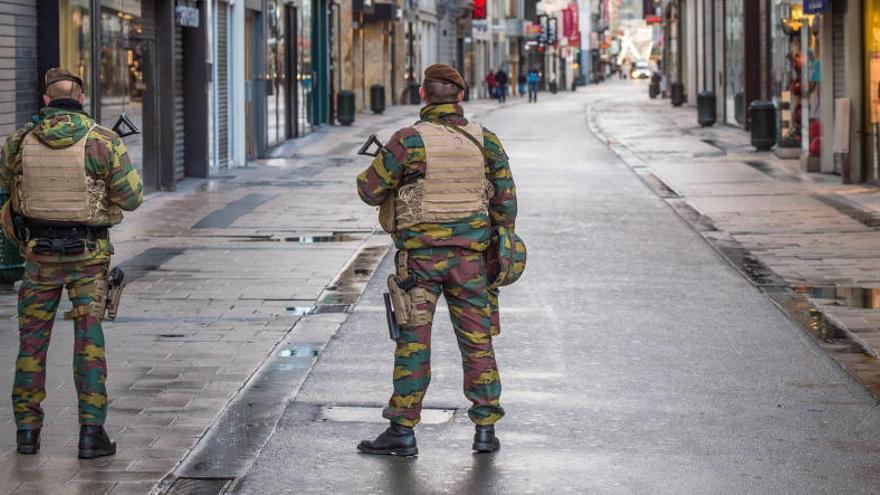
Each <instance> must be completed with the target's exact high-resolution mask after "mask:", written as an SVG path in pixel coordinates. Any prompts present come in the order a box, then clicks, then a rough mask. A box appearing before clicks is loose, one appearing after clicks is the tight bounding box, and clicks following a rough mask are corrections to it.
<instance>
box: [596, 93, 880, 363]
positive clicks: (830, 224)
mask: <svg viewBox="0 0 880 495" xmlns="http://www.w3.org/2000/svg"><path fill="white" fill-rule="evenodd" d="M588 91H593V92H594V99H593V100H591V101H592V103H591V104H590V106H589V108H588V119H589V121H590V125H591V128H592V129H593V130H594V131H595V132H597V134H599V135H600V137H602V138H603V139H605V140H606V141H607V142H608V143H609V145H611V146H612V148H614V149H615V150H616V151H618V153H619V154H621V155H622V156H624V157H625V158H627V161H628V162H629V163H630V165H631V166H633V167H634V168H635V169H636V171H637V172H639V173H642V174H646V173H647V174H649V175H651V176H655V177H656V178H657V179H659V181H660V182H661V183H662V185H663V187H664V188H665V189H666V190H667V192H668V194H669V195H671V196H678V197H681V198H682V200H683V201H684V202H686V203H687V204H688V205H689V206H690V207H692V208H693V209H694V210H696V212H697V213H698V214H699V215H702V216H703V217H704V219H707V220H708V221H710V222H711V225H712V227H713V229H717V231H718V232H710V233H704V235H706V236H708V237H713V236H714V237H715V238H720V237H725V238H727V239H730V240H733V241H734V242H735V243H737V244H738V245H741V246H742V247H743V248H744V249H745V250H746V251H747V252H748V253H751V255H753V256H754V257H755V258H756V259H757V260H758V261H759V262H760V263H761V264H763V265H765V266H766V267H767V268H769V269H770V270H771V271H772V272H773V273H774V274H775V275H778V276H779V277H781V279H782V280H783V281H784V283H785V284H786V285H787V286H789V287H791V288H792V289H793V290H794V291H796V292H800V293H803V294H805V295H807V296H808V297H809V298H810V299H811V301H812V303H813V304H815V306H816V307H817V308H818V309H819V310H820V311H821V312H822V314H823V317H824V318H825V319H826V321H829V322H831V323H833V324H834V326H835V327H837V328H839V329H841V330H844V331H845V332H847V333H848V334H849V336H850V337H851V338H852V339H853V340H854V341H856V342H857V343H858V344H859V345H861V346H862V347H864V349H865V351H867V353H868V354H870V355H873V356H874V357H875V358H876V357H880V251H878V249H877V248H878V246H880V230H878V227H880V190H878V188H876V187H873V186H870V185H843V184H841V179H840V177H839V176H835V175H823V174H812V173H804V172H802V171H801V170H800V166H799V161H798V160H783V159H780V158H778V157H777V156H776V155H775V153H772V152H757V151H754V149H753V148H752V147H751V146H750V144H749V135H748V133H747V132H745V131H743V130H742V129H737V128H733V127H730V126H724V125H721V124H716V125H715V126H714V127H711V128H701V127H699V126H698V124H697V122H696V110H695V109H694V108H690V107H682V108H673V107H672V106H671V105H670V103H669V100H666V99H657V100H651V99H649V98H648V96H647V86H645V85H642V84H639V83H611V84H604V85H600V86H594V87H590V88H589V89H588Z"/></svg>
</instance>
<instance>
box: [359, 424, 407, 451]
mask: <svg viewBox="0 0 880 495" xmlns="http://www.w3.org/2000/svg"><path fill="white" fill-rule="evenodd" d="M357 448H358V450H360V451H361V452H363V453H365V454H374V455H399V456H404V457H409V456H414V455H419V449H418V447H416V434H415V432H413V429H412V428H409V427H407V426H403V425H399V424H397V423H393V422H392V423H391V426H389V427H388V429H387V430H385V431H384V432H382V434H381V435H379V436H378V437H377V438H376V439H375V440H364V441H363V442H361V443H359V444H358V447H357Z"/></svg>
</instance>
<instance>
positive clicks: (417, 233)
mask: <svg viewBox="0 0 880 495" xmlns="http://www.w3.org/2000/svg"><path fill="white" fill-rule="evenodd" d="M464 91H465V83H464V80H463V79H462V77H461V75H460V74H459V73H458V72H457V71H456V70H455V69H453V68H452V67H450V66H448V65H442V64H441V65H432V66H431V67H428V69H427V70H426V71H425V77H424V82H423V84H422V87H421V89H420V91H419V94H420V95H421V97H422V100H424V101H425V102H426V106H425V107H424V108H422V111H421V116H420V120H419V122H418V123H416V124H415V125H413V126H412V127H405V128H403V129H400V130H398V131H397V132H396V133H394V135H393V136H392V137H391V139H390V140H389V141H388V143H387V144H386V145H385V146H384V149H383V150H382V151H381V153H380V154H379V155H378V156H377V157H376V158H375V160H374V161H373V163H372V165H371V166H370V167H369V168H367V169H366V170H365V171H364V172H363V173H361V174H360V175H359V176H358V179H357V187H358V193H359V194H360V197H361V199H362V200H363V201H364V202H365V203H367V204H369V205H381V208H380V217H381V218H380V220H381V223H382V226H383V228H384V229H385V230H387V231H390V232H391V233H392V236H393V238H394V243H395V246H396V247H397V249H398V251H397V253H396V256H395V266H396V273H395V274H394V275H392V276H391V277H389V292H391V293H396V294H398V296H400V297H399V300H400V304H401V305H403V307H399V306H397V305H395V308H394V309H395V313H396V315H397V317H398V322H400V321H401V318H400V316H401V312H403V313H405V314H406V316H407V318H406V319H405V320H406V321H405V322H404V323H403V324H401V325H400V334H399V338H397V342H396V350H395V352H394V379H393V384H394V392H393V394H392V396H391V399H390V400H389V401H388V406H387V407H386V408H385V410H384V412H383V416H384V417H385V418H386V419H388V420H390V422H391V424H390V426H389V427H388V429H387V430H385V432H384V433H382V434H381V435H379V436H378V438H376V439H375V440H364V441H363V442H361V443H360V444H359V445H358V450H360V451H361V452H364V453H368V454H385V455H404V456H409V455H416V454H417V453H418V449H417V447H416V438H415V434H414V432H413V427H415V426H416V425H417V424H418V423H419V418H420V414H421V410H422V401H423V400H424V398H425V393H426V391H427V389H428V383H429V382H430V380H431V323H432V320H433V318H434V310H435V308H436V305H437V300H438V298H439V297H440V296H441V294H442V295H443V296H444V297H445V298H446V302H447V304H448V306H449V316H450V318H451V319H452V326H453V327H454V329H455V334H456V337H457V340H458V345H459V348H460V350H461V355H462V366H463V368H464V395H465V397H467V398H468V399H469V400H470V401H471V403H472V405H471V407H470V409H469V410H468V416H469V417H470V419H471V421H473V422H474V424H475V425H476V432H475V435H474V443H473V449H474V450H475V451H477V452H494V451H496V450H498V448H500V445H501V444H500V442H499V440H498V438H497V437H496V436H495V427H494V425H495V423H496V422H497V421H498V420H500V419H501V418H502V417H503V416H504V410H503V409H502V408H501V404H500V402H499V399H500V396H501V381H500V378H499V373H498V365H497V363H496V360H495V353H494V351H493V348H492V337H493V335H497V334H498V332H499V315H498V299H497V294H498V293H497V291H496V290H495V284H494V283H493V281H492V280H490V278H491V277H490V274H489V273H487V267H488V266H494V265H493V264H492V263H488V262H487V260H486V258H485V257H486V256H487V254H491V253H489V249H490V245H492V239H493V232H501V233H502V234H503V233H510V232H513V230H514V227H515V220H516V189H515V187H514V183H513V177H512V176H511V173H510V167H509V166H508V158H507V155H506V154H505V152H504V148H503V147H502V146H501V141H500V140H499V139H498V136H496V135H495V134H493V133H492V132H490V131H488V130H487V129H485V128H483V127H482V126H481V125H480V124H477V123H475V122H470V121H468V119H466V118H465V116H464V111H463V109H462V107H461V106H460V105H459V103H461V101H462V99H463V98H464ZM523 262H524V260H523ZM517 266H519V265H517Z"/></svg>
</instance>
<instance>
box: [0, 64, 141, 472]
mask: <svg viewBox="0 0 880 495" xmlns="http://www.w3.org/2000/svg"><path fill="white" fill-rule="evenodd" d="M45 83H46V84H45V87H46V89H45V95H44V96H43V102H44V104H45V107H44V108H43V109H42V110H40V113H39V114H38V115H36V116H34V117H33V119H31V121H30V122H28V123H27V124H26V125H25V126H24V127H22V128H21V129H19V130H17V131H16V132H14V133H13V134H12V135H11V136H9V138H8V139H7V140H6V144H5V146H4V147H3V150H2V154H0V185H2V187H3V188H5V189H6V190H7V191H9V193H10V195H11V199H10V200H9V201H7V202H6V204H5V205H4V206H3V210H2V225H3V231H4V233H5V234H6V235H7V237H9V238H11V239H14V240H15V241H17V242H18V244H19V246H20V247H21V249H22V252H23V254H24V257H25V275H24V280H23V282H22V284H21V288H20V291H19V294H18V315H19V337H20V345H19V354H18V360H17V361H16V365H15V380H14V383H13V389H12V409H13V413H14V416H15V423H16V426H17V428H18V431H17V435H16V441H17V446H18V452H19V453H20V454H36V453H37V451H39V449H40V430H41V428H42V425H43V409H42V408H41V407H40V403H41V402H42V401H43V399H44V398H45V397H46V353H47V351H48V348H49V337H50V335H51V333H52V324H53V322H54V320H55V313H56V311H57V309H58V303H59V301H60V299H61V294H62V291H63V290H64V289H65V288H66V289H67V297H68V298H69V299H70V301H71V303H72V304H73V309H72V310H71V311H70V312H68V313H66V314H65V318H67V319H71V320H73V327H74V342H75V343H74V358H73V375H74V376H73V377H74V383H75V385H76V392H77V397H78V399H79V422H80V436H79V457H80V458H83V459H91V458H95V457H101V456H107V455H113V454H115V453H116V444H115V442H113V441H112V440H110V439H109V438H108V436H107V432H106V431H105V430H104V427H103V425H104V421H105V419H106V417H107V390H106V387H105V381H106V379H107V361H106V358H105V352H104V334H103V331H102V328H101V320H102V319H103V317H104V311H105V307H106V298H107V291H108V279H107V275H108V267H109V263H110V255H112V254H113V245H112V244H111V243H110V237H109V230H110V227H112V226H113V225H116V224H118V223H119V222H120V221H122V211H123V210H125V211H132V210H134V209H135V208H137V207H138V206H139V205H140V204H141V202H142V201H143V197H144V196H143V185H142V183H141V179H140V177H139V176H138V173H137V171H136V170H135V169H134V167H133V166H132V164H131V161H130V160H129V157H128V153H127V152H126V149H125V145H123V144H122V141H121V140H120V138H119V136H118V135H117V134H116V133H115V132H113V131H112V130H110V129H107V128H105V127H103V126H101V125H99V124H98V123H97V122H95V120H94V119H92V118H91V117H90V116H89V115H88V114H87V113H86V112H85V111H84V110H83V101H84V100H85V95H84V93H83V81H82V79H81V78H80V77H79V76H77V75H76V74H73V73H72V72H70V71H68V70H65V69H62V68H54V69H49V71H47V72H46V79H45Z"/></svg>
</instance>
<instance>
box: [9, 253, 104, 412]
mask: <svg viewBox="0 0 880 495" xmlns="http://www.w3.org/2000/svg"><path fill="white" fill-rule="evenodd" d="M106 270H107V263H106V262H101V263H92V264H83V263H82V262H78V263H35V262H28V263H27V264H26V265H25V276H24V281H23V282H22V284H21V289H20V290H19V293H18V325H19V339H20V340H19V351H18V360H17V361H16V364H15V381H14V383H13V388H12V410H13V413H14V415H15V422H16V425H17V426H18V428H19V429H28V428H40V427H41V426H42V424H43V409H42V407H41V406H40V403H41V402H42V401H43V399H45V398H46V353H47V351H48V350H49V338H50V337H51V335H52V324H53V323H54V320H55V313H56V311H57V309H58V303H59V301H60V300H61V292H62V289H63V288H65V287H67V290H68V297H69V298H70V301H71V303H72V304H73V310H72V313H73V314H72V316H73V328H74V354H73V378H74V384H75V385H76V392H77V397H78V399H79V421H80V423H81V424H87V425H102V424H104V420H105V418H106V416H107V390H106V387H105V385H104V383H105V381H106V379H107V361H106V359H105V356H104V332H103V330H102V329H101V321H100V320H99V319H98V318H97V317H95V316H94V315H93V314H92V312H90V311H89V308H90V305H91V304H92V303H93V302H96V299H97V298H99V297H100V296H99V295H96V294H98V293H97V292H96V291H95V290H94V288H95V287H94V286H95V284H96V283H97V282H98V281H99V280H100V279H102V278H105V276H106Z"/></svg>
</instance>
